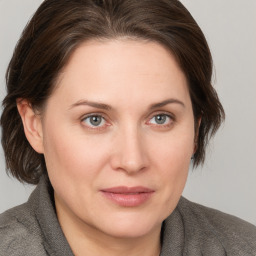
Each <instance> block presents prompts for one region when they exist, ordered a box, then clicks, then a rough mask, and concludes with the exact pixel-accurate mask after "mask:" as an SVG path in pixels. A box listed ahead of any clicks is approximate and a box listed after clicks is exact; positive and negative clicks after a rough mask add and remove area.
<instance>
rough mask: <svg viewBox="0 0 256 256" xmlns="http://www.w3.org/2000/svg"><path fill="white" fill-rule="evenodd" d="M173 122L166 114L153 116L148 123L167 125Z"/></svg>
mask: <svg viewBox="0 0 256 256" xmlns="http://www.w3.org/2000/svg"><path fill="white" fill-rule="evenodd" d="M172 121H173V118H172V117H171V116H170V115H167V114H158V115H155V116H153V117H152V118H151V119H150V120H149V123H151V124H153V125H169V124H171V123H172Z"/></svg>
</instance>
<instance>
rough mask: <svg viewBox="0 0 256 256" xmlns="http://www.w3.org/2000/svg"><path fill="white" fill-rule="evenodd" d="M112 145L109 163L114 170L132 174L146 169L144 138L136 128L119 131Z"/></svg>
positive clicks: (146, 157)
mask: <svg viewBox="0 0 256 256" xmlns="http://www.w3.org/2000/svg"><path fill="white" fill-rule="evenodd" d="M113 146H114V149H113V152H114V153H113V154H112V159H111V164H112V168H113V169H114V170H121V171H124V172H126V173H127V174H129V175H132V174H135V173H138V172H141V171H143V170H146V169H147V167H148V163H149V161H148V153H147V148H146V143H145V138H144V136H143V134H141V132H139V131H138V129H134V128H133V129H125V130H123V131H120V133H119V135H117V137H116V141H115V143H114V145H113Z"/></svg>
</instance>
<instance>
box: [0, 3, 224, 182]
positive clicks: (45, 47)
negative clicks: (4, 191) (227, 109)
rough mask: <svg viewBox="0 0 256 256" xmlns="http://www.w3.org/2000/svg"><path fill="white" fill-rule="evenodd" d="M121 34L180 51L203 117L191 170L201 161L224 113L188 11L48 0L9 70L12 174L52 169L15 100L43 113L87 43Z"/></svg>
mask: <svg viewBox="0 0 256 256" xmlns="http://www.w3.org/2000/svg"><path fill="white" fill-rule="evenodd" d="M119 37H129V38H134V39H143V40H150V41H155V42H158V43H160V44H162V45H163V46H165V47H167V49H169V50H170V51H171V52H172V53H173V54H174V56H175V57H176V59H177V61H178V63H179V65H180V67H181V68H182V70H183V72H184V73H185V75H186V77H187V80H188V85H189V91H190V95H191V101H192V105H193V111H194V117H195V121H196V123H197V120H198V119H199V118H200V117H202V121H201V125H200V128H199V131H198V138H197V151H196V153H195V155H194V160H193V165H194V166H197V165H198V164H200V163H203V161H204V158H205V147H206V145H207V143H208V141H209V138H210V137H211V136H212V135H213V134H214V133H215V132H216V130H217V129H218V128H219V126H220V124H221V121H222V120H223V118H224V110H223V108H222V106H221V103H220V102H219V100H218V96H217V94H216V92H215V90H214V88H213V87H212V85H211V78H212V58H211V53H210V50H209V47H208V45H207V42H206V40H205V37H204V35H203V33H202V31H201V30H200V28H199V26H198V25H197V23H196V22H195V20H194V19H193V17H192V16H191V15H190V13H189V12H188V11H187V10H186V8H185V7H184V6H183V5H182V4H181V3H180V2H179V1H177V0H102V1H100V0H98V1H97V0H45V1H44V2H43V3H42V5H41V6H40V7H39V8H38V10H37V11H36V13H35V14H34V16H33V17H32V19H31V20H30V22H29V23H28V25H27V26H26V28H25V29H24V31H23V33H22V35H21V38H20V40H19V42H18V44H17V46H16V48H15V51H14V54H13V57H12V59H11V61H10V64H9V66H8V69H7V73H6V84H7V96H6V97H5V99H4V101H3V113H2V117H1V125H2V145H3V149H4V152H5V158H6V165H7V170H8V171H9V172H10V173H11V174H12V175H13V176H15V177H16V178H17V179H18V180H20V181H25V182H27V183H32V184H36V183H38V181H39V178H40V176H41V175H42V173H44V172H46V166H45V160H44V156H43V155H40V154H38V153H37V152H35V151H34V150H33V148H32V147H31V146H30V144H29V142H28V141H27V139H26V136H25V134H24V130H23V125H22V121H21V118H20V116H19V113H18V111H17V105H16V101H17V99H19V98H22V99H27V100H28V101H29V102H30V104H31V106H32V107H33V108H34V109H37V110H40V109H41V108H42V107H43V106H44V103H45V102H46V100H47V98H48V97H49V96H50V94H51V92H52V90H53V89H54V86H55V81H56V78H57V76H58V74H59V72H60V70H61V69H62V68H63V67H64V66H65V64H66V63H67V61H68V59H69V57H70V55H71V54H72V52H73V51H74V50H75V49H76V48H77V47H78V46H79V45H80V44H81V43H82V42H84V41H86V40H90V39H96V40H97V39H114V38H119Z"/></svg>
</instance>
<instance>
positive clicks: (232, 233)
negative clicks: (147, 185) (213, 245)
mask: <svg viewBox="0 0 256 256" xmlns="http://www.w3.org/2000/svg"><path fill="white" fill-rule="evenodd" d="M178 209H179V211H180V212H181V214H182V215H183V216H184V220H185V222H186V221H187V223H188V222H189V223H190V227H192V228H197V229H199V230H201V233H202V234H204V235H205V236H207V237H208V238H210V239H213V240H214V239H215V240H216V241H218V242H219V243H220V244H221V245H222V246H223V248H225V250H226V251H227V252H230V255H256V227H255V226H254V225H252V224H250V223H248V222H246V221H244V220H241V219H239V218H237V217H235V216H232V215H229V214H226V213H223V212H221V211H218V210H215V209H212V208H208V207H205V206H202V205H199V204H196V203H193V202H190V201H189V200H187V199H185V198H181V200H180V203H179V205H178Z"/></svg>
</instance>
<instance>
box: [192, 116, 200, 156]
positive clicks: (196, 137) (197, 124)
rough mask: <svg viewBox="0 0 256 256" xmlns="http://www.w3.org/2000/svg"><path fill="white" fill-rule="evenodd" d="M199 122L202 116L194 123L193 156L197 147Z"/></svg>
mask: <svg viewBox="0 0 256 256" xmlns="http://www.w3.org/2000/svg"><path fill="white" fill-rule="evenodd" d="M201 121H202V116H200V117H199V118H198V120H197V121H196V127H195V139H194V152H193V155H194V154H195V153H196V151H197V147H198V135H199V129H200V125H201Z"/></svg>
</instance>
